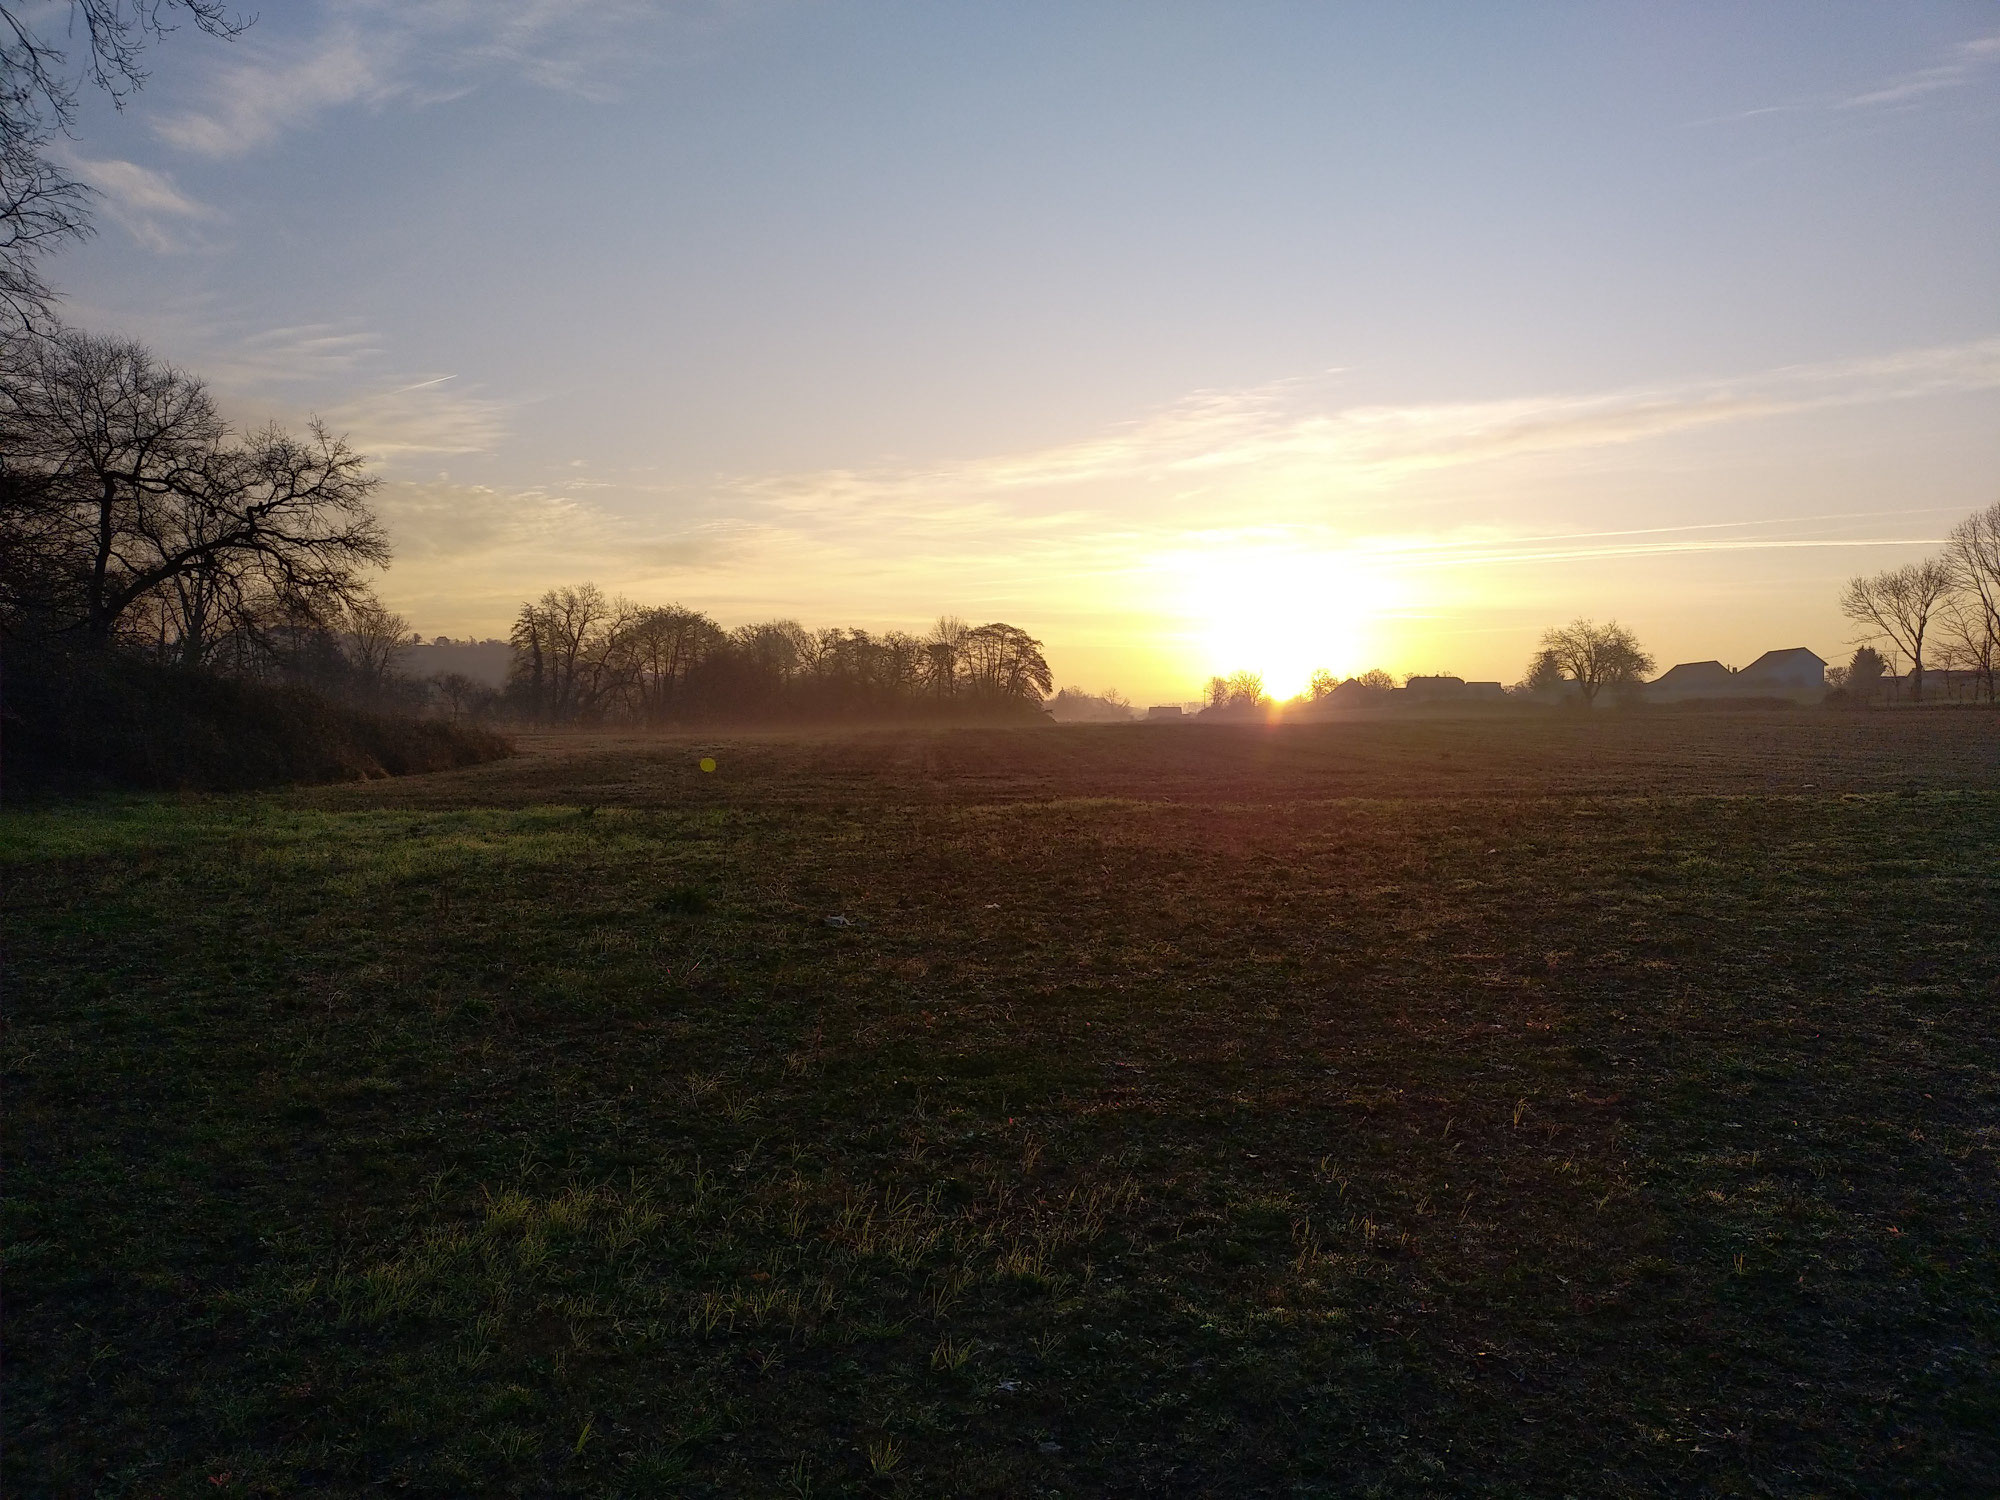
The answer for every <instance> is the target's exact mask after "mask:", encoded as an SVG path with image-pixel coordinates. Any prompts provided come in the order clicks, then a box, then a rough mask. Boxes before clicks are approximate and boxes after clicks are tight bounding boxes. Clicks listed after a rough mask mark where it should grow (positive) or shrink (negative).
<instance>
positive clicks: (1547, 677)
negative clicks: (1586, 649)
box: [1521, 650, 1569, 693]
mask: <svg viewBox="0 0 2000 1500" xmlns="http://www.w3.org/2000/svg"><path fill="white" fill-rule="evenodd" d="M1567 681H1569V679H1568V678H1566V677H1564V676H1563V669H1562V663H1561V662H1560V661H1558V660H1557V659H1556V654H1555V652H1553V651H1550V650H1542V651H1537V652H1536V653H1535V659H1534V660H1533V661H1531V662H1529V663H1528V675H1527V676H1526V677H1524V678H1522V679H1521V686H1523V687H1524V688H1526V689H1527V690H1528V691H1529V692H1531V693H1552V692H1555V691H1557V690H1558V689H1560V688H1561V687H1562V685H1563V684H1564V683H1565V682H1567Z"/></svg>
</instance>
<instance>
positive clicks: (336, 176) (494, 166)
mask: <svg viewBox="0 0 2000 1500" xmlns="http://www.w3.org/2000/svg"><path fill="white" fill-rule="evenodd" d="M149 66H150V68H151V70H152V76H151V78H150V79H149V81H148V82H147V85H146V87H145V89H144V90H143V92H141V93H140V94H139V95H137V96H136V97H134V98H133V99H132V100H131V101H130V102H129V103H128V105H127V107H126V108H125V109H124V110H123V111H122V112H114V111H113V110H111V109H110V108H108V107H106V106H104V105H103V104H102V103H101V102H93V103H92V105H91V107H90V108H89V109H87V110H86V112H85V114H84V116H83V118H82V120H81V122H80V125H79V128H78V130H77V132H76V135H75V138H74V139H72V140H70V141H67V142H65V143H64V145H63V150H64V151H65V152H66V153H67V156H68V160H69V162H70V165H71V166H72V168H73V169H74V170H75V171H76V172H77V173H78V174H79V175H81V176H82V177H84V178H85V179H86V180H88V181H90V182H91V183H93V184H94V185H95V186H96V187H97V188H98V189H99V191H100V192H101V194H102V197H101V199H100V201H99V208H98V212H99V218H100V222H101V232H100V234H99V235H98V236H97V237H96V239H94V240H93V241H91V242H90V243H88V244H86V245H84V246H81V247H79V248H76V249H73V250H69V251H66V252H65V253H64V254H63V256H62V257H61V259H60V260H59V261H58V262H57V263H56V264H55V265H54V266H52V267H51V270H52V272H53V275H54V279H55V280H56V281H57V282H58V283H59V284H60V285H61V286H62V287H63V288H64V290H65V291H66V293H67V297H68V301H67V304H66V316H67V317H68V318H69V319H70V320H71V321H72V322H75V323H77V324H79V325H81V326H84V327H88V328H91V329H93V330H97V331H104V332H117V333H122V334H127V335H131V336H136V337H139V338H141V339H144V340H145V341H147V342H148V343H150V344H151V345H152V346H153V347H154V348H155V349H156V350H157V351H158V352H159V353H160V354H162V355H163V356H165V357H167V358H169V359H172V360H173V361H175V362H177V363H180V364H182V365H184V366H186V367H187V368H189V369H191V370H193V371H195V372H197V373H199V374H201V375H203V376H204V377H206V378H207V379H208V380H209V381H210V383H211V384H212V386H213V387H214V389H215V390H216V391H217V393H218V394H219V395H220V396H221V398H222V399H223V402H224V405H225V408H226V409H227V410H228V411H230V412H231V413H232V414H233V415H234V416H235V417H236V418H237V419H238V420H240V421H242V422H244V423H246V424H247V423H252V422H257V421H262V420H265V419H269V418H276V419H279V420H283V421H287V422H300V421H303V420H304V419H305V418H306V416H307V415H309V414H314V413H317V414H319V415H322V416H324V417H325V418H326V419H327V420H328V421H329V422H330V423H332V424H333V426H334V427H335V428H336V429H337V430H341V431H345V432H347V433H348V434H349V435H350V436H351V439H352V440H353V441H354V442H355V444H356V445H357V446H359V447H360V448H361V449H363V451H365V452H367V453H369V454H371V455H372V456H373V458H374V460H375V463H376V467H377V469H378V471H379V472H380V473H381V474H382V476H383V478H384V481H385V483H384V486H383V489H382V491H381V494H380V508H381V512H382V515H383V517H384V519H385V521H386V522H387V523H388V525H389V528H390V531H391V535H392V538H393V540H394V542H395V544H396V549H397V557H396V560H395V562H394V564H393V565H392V566H391V568H390V569H389V570H388V571H387V572H386V573H385V574H384V575H383V576H382V578H381V579H380V581H379V585H378V587H379V591H380V592H381V594H382V596H383V598H384V599H385V601H386V602H387V603H389V604H390V605H391V606H392V607H394V608H396V609H398V610H400V611H401V612H402V613H404V614H405V615H406V616H407V617H408V618H409V619H410V621H411V623H412V625H413V626H414V627H415V628H416V629H417V630H419V631H421V632H422V633H423V634H424V635H425V636H426V637H428V636H431V635H434V634H449V635H452V636H455V637H464V636H467V635H472V636H482V637H483V636H491V635H504V634H505V631H506V627H507V625H508V623H509V621H510V620H511V618H512V616H513V614H514V612H515V610H516V609H518V608H519V606H520V603H521V602H522V600H524V599H526V598H529V597H531V596H534V595H537V594H539V593H540V592H541V591H542V590H543V589H545V588H548V587H550V586H552V585H558V584H564V583H572V582H579V581H582V580H586V579H588V580H593V581H595V582H597V583H598V584H600V585H601V586H603V587H604V588H605V589H606V590H607V591H609V592H612V593H618V594H624V595H628V596H630V597H632V598H634V599H636V600H638V601H640V602H643V603H668V602H679V603H682V604H686V605H689V606H693V607H697V608H701V609H705V610H707V611H709V612H710V613H711V614H713V615H714V616H715V617H716V618H717V619H718V620H720V621H721V622H722V623H723V624H724V625H736V624H741V623H745V622H748V621H752V620H758V619H769V618H774V617H781V616H782V617H792V618H796V619H799V620H801V621H803V622H804V623H806V624H807V625H809V626H814V627H818V626H825V625H836V624H837V625H849V626H863V627H867V628H870V629H888V628H900V629H908V630H921V629H922V628H923V627H924V626H925V625H926V624H927V623H928V622H929V621H930V620H931V619H933V618H934V617H936V616H937V615H939V614H940V613H950V614H955V615H959V616H962V617H964V618H966V619H968V620H971V621H973V622H974V623H978V622H981V621H985V620H1005V621H1008V622H1010V623H1013V624H1017V625H1020V626H1022V627H1024V628H1026V629H1028V630H1029V631H1030V632H1031V633H1033V634H1034V635H1036V636H1038V637H1039V638H1040V639H1041V640H1042V641H1043V642H1044V643H1045V647H1046V653H1047V656H1048V659H1049V662H1050V665H1051V666H1052V667H1053V668H1054V670H1055V673H1056V676H1057V678H1058V680H1059V681H1061V682H1063V683H1068V684H1074V685H1077V686H1080V687H1083V688H1086V689H1089V690H1098V689H1101V688H1104V687H1116V688H1119V689H1120V690H1122V691H1124V692H1125V693H1127V694H1128V695H1129V696H1131V697H1132V698H1134V699H1135V700H1137V701H1140V702H1142V703H1144V702H1148V701H1174V700H1180V699H1186V698H1190V697H1193V696H1196V695H1197V694H1198V692H1199V689H1200V684H1201V683H1202V682H1203V681H1204V680H1205V679H1206V678H1207V677H1208V676H1209V675H1211V674H1213V673H1226V672H1230V671H1233V670H1237V669H1248V670H1254V671H1261V672H1262V673H1263V674H1264V676H1265V678H1266V683H1267V686H1268V687H1270V688H1271V689H1273V690H1275V691H1276V692H1278V693H1279V694H1280V695H1283V694H1286V693H1289V692H1292V691H1295V690H1296V689H1297V688H1298V687H1299V686H1301V685H1302V684H1303V682H1304V680H1305V678H1306V676H1307V674H1308V673H1310V672H1311V671H1312V670H1313V669H1315V668H1325V669H1328V670H1331V671H1334V672H1336V673H1340V674H1342V675H1346V674H1349V673H1354V672H1359V671H1362V670H1364V669H1366V668H1369V667H1373V666H1381V667H1385V668H1387V669H1389V670H1391V671H1394V672H1397V673H1399V674H1400V673H1411V672H1451V673H1456V674H1458V675H1461V676H1465V677H1468V678H1482V679H1500V680H1505V681H1512V680H1515V679H1517V678H1518V677H1520V676H1521V674H1522V672H1523V671H1524V669H1525V666H1526V663H1527V661H1528V658H1529V657H1530V655H1531V654H1532V652H1533V649H1534V646H1535V643H1536V640H1537V638H1538V636H1539V634H1540V632H1541V631H1542V630H1543V629H1544V628H1546V627H1547V626H1549V625H1552V624H1557V623H1560V622H1563V621H1566V620H1568V619H1570V618H1572V617H1576V616H1587V617H1592V618H1597V619H1606V618H1616V619H1618V620H1619V621H1621V622H1622V623H1624V624H1626V625H1628V626H1630V627H1631V628H1632V629H1634V630H1635V631H1636V632H1637V634H1638V635H1639V637H1640V639H1641V640H1642V642H1643V643H1644V644H1645V645H1646V646H1647V647H1649V648H1650V649H1651V650H1652V652H1653V654H1654V655H1655V656H1656V657H1657V658H1658V659H1659V662H1660V665H1661V666H1662V667H1665V666H1666V665H1669V664H1670V663H1672V662H1675V661H1684V660H1701V659H1706V658H1717V659H1720V660H1722V661H1724V662H1727V663H1730V664H1732V665H1742V664H1743V663H1745V662H1747V661H1748V660H1750V659H1751V658H1752V657H1754V656H1756V655H1757V654H1758V653H1760V652H1762V651H1764V650H1766V649H1770V648H1774V647H1785V646H1794V645H1806V646H1810V647H1812V648H1813V649H1814V650H1816V651H1818V652H1819V653H1820V654H1821V655H1822V656H1824V657H1827V658H1828V659H1829V660H1843V659H1845V657H1846V655H1847V654H1848V652H1849V651H1850V650H1851V642H1852V637H1853V630H1852V627H1851V626H1849V625H1848V624H1847V622H1845V621H1844V620H1842V619H1841V617H1840V615H1839V612H1838V610H1837V607H1836V599H1837V595H1838V592H1839V588H1840V586H1841V583H1842V582H1843V581H1844V580H1845V579H1846V578H1847V577H1849V576H1851V575H1852V574H1854V573H1856V572H1861V571H1872V570H1874V569H1877V568H1881V567H1886V566H1890V565H1893V564H1897V563H1901V562H1905V561H1909V560H1912V559H1914V558H1917V557H1919V556H1922V555H1923V554H1925V553H1926V552H1927V551H1930V550H1933V549H1934V548H1935V546H1936V544H1937V542H1938V540H1939V539H1940V538H1941V537H1942V536H1943V535H1944V533H1945V531H1946V530H1947V529H1948V528H1949V527H1950V525H1951V524H1952V523H1953V522H1954V521H1955V520H1957V519H1958V518H1960V517H1962V516H1963V515H1965V514H1966V513H1968V512H1970V511H1971V510H1973V509H1975V508H1977V507H1981V506H1984V505H1987V504H1990V503H1992V502H1993V501H1994V500H1996V499H2000V4H1995V3H1993V0H1983V3H1970V0H1967V3H1950V0H1932V3H1926V4H1921V5H1919V4H1900V3H1898V4H1888V3H1880V0H1865V3H1847V4H1843V3H1830V0H1810V3H1803V4H1786V3H1776V0H1773V3H1763V4H1759V5H1756V6H1744V5H1741V4H1738V3H1721V4H1712V5H1703V4H1675V5H1665V6H1663V5H1660V4H1657V3H1654V0H1647V3H1613V0H1607V3H1593V4H1585V3H1581V0H1574V3H1565V4H1529V3H1517V4H1509V5H1506V6H1495V5H1490V4H1486V3H1464V4H1443V3H1422V0H1411V3H1396V4H1388V3H1383V4H1373V5H1361V4H1325V3H1314V4H1304V3H1301V4H1256V3H1229V4H1220V3H1218V4H1209V5H1194V4H1175V3H1170V0H1147V3H1137V0H1134V3H1120V4H1099V3H1090V0H1063V3H1050V4H1038V3H1033V0H1010V3H1008V4H1006V5H993V4H987V5H972V4H960V3H950V0H915V3H909V4H872V3H851V4H850V3H839V4H836V3H790V0H701V3H688V4H673V3H650V4H649V3H640V0H597V3H585V0H575V3H570V0H286V3H283V4H267V5H265V6H263V7H262V8H261V9H260V10H258V12H257V15H256V20H255V23H254V25H252V26H251V27H250V28H249V29H248V31H247V32H246V33H245V34H244V35H243V36H242V37H241V38H240V39H238V40H236V41H234V42H225V41H218V40H214V39H211V38H207V37H203V36H200V35H197V34H195V33H194V32H193V31H192V29H191V28H190V29H183V30H182V31H180V32H177V33H175V34H174V35H172V36H170V37H168V38H167V39H166V40H165V41H164V42H163V43H161V44H160V45H158V46H157V47H156V48H155V49H154V50H153V52H152V53H151V54H149Z"/></svg>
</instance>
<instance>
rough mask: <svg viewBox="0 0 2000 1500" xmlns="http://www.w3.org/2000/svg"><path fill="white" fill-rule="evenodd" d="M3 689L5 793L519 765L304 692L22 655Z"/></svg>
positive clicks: (477, 738)
mask: <svg viewBox="0 0 2000 1500" xmlns="http://www.w3.org/2000/svg"><path fill="white" fill-rule="evenodd" d="M0 670H4V674H5V675H4V678H3V679H0V734H4V738H0V756H4V759H0V788H4V791H5V794H6V795H7V796H8V797H10V798H12V797H19V796H23V795H30V796H35V795H46V794H74V793H80V792H91V791H100V790H107V789H111V788H121V787H122V788H133V789H141V790H153V791H174V790H188V791H233V790H240V789H246V788H250V787H263V786H282V785H285V784H288V783H296V782H321V781H353V780H362V779H366V778H369V777H376V776H400V775H407V774H410V773H412V772H417V771H440V770H445V769H448V768H450V767H452V766H463V765H472V764H476V763H477V762H480V761H486V760H495V759H498V758H499V757H501V756H504V755H507V754H510V753H511V752H512V747H511V746H510V745H509V744H508V742H507V741H506V740H504V739H502V738H501V737H500V736H499V735H496V734H493V733H491V732H489V731H487V730H484V729H480V728H477V727H475V726H471V725H463V724H448V723H444V722H442V721H440V720H435V719H418V718H408V717H401V716H395V715H388V714H378V713H370V712H367V711H365V710H361V709H356V708H351V707H348V706H346V705H344V704H339V703H335V702H332V701H331V700H329V699H327V698H323V697H321V696H320V695H319V694H317V693H314V692H310V691H308V690H306V689H304V688H298V687H283V686H273V685H269V684H265V683H258V682H247V681H243V680H240V679H234V678H226V677H218V676H214V675H212V674H210V673H206V672H198V671H189V670H185V669H182V668H176V667H160V666H156V665H154V664H152V663H150V662H146V661H142V660H139V659H137V658H134V657H131V656H127V655H124V654H122V653H119V652H116V651H68V650H61V649H51V648H45V647H41V646H27V645H21V644H18V643H17V644H14V645H11V646H10V647H9V649H8V650H7V652H6V655H5V660H4V663H0Z"/></svg>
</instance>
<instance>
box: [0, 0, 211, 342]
mask: <svg viewBox="0 0 2000 1500" xmlns="http://www.w3.org/2000/svg"><path fill="white" fill-rule="evenodd" d="M180 18H185V19H187V20H189V21H192V22H193V23H194V25H195V27H196V28H197V29H198V30H201V31H205V32H207V33H208V34H209V35H210V36H219V37H232V36H235V35H236V34H237V33H239V32H240V31H242V29H243V27H244V26H245V25H247V24H248V23H247V22H243V21H238V20H237V19H235V18H234V17H233V16H231V14H230V13H229V11H228V9H227V7H225V6H223V5H221V4H219V3H217V0H69V3H68V4H66V5H58V4H48V3H42V4H20V3H16V0H8V3H5V4H0V323H5V324H8V325H11V326H12V327H13V328H15V329H17V330H27V329H33V328H36V327H40V326H46V325H47V324H48V323H49V322H50V320H51V318H52V313H51V306H52V304H53V302H54V301H55V293H54V292H53V291H52V290H51V289H50V287H49V285H48V283H47V282H45V281H44V280H43V279H42V276H41V266H40V262H41V260H42V258H43V257H44V256H46V255H48V254H49V253H50V252H51V251H53V250H55V249H56V248H57V247H58V246H60V245H61V244H62V243H63V242H64V241H67V240H76V239H82V238H84V237H85V236H87V235H89V234H90V232H91V225H90V212H89V208H88V203H89V200H90V198H91V196H92V194H91V190H90V189H89V188H88V187H86V186H85V185H84V184H82V183H80V182H78V181H77V180H76V178H75V177H74V176H72V175H71V174H70V173H69V172H67V171H66V170H64V168H63V167H62V165H61V164H60V163H59V162H58V161H57V160H56V159H55V158H53V157H51V156H50V154H49V145H50V143H51V142H52V141H53V140H54V139H55V137H56V136H57V135H59V134H66V133H68V132H69V131H70V130H71V129H72V128H73V127H74V125H75V123H76V107H77V93H78V91H79V89H80V88H81V87H82V85H83V84H84V83H86V82H87V83H90V84H92V85H94V86H95V87H97V88H100V89H102V90H104V91H105V92H106V93H107V94H109V95H110V96H111V100H112V102H113V103H114V104H116V105H118V106H119V107H121V108H122V107H123V105H124V102H125V99H126V97H127V96H128V95H130V94H131V93H133V92H134V91H135V90H137V89H138V88H139V87H140V85H142V84H143V83H144V82H145V81H146V71H145V68H144V66H143V65H142V61H141V60H142V57H143V55H144V52H145V48H146V45H147V42H148V41H149V40H150V39H153V38H157V37H161V36H164V35H165V34H166V33H167V32H169V31H171V30H173V28H174V24H175V22H176V20H177V19H180ZM79 46H80V48H81V51H80V53H79V52H76V51H75V49H77V48H78V47H79Z"/></svg>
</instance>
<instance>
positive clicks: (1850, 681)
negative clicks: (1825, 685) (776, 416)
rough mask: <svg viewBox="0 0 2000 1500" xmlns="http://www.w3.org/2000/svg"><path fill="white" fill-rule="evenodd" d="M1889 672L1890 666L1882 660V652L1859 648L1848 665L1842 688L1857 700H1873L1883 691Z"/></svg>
mask: <svg viewBox="0 0 2000 1500" xmlns="http://www.w3.org/2000/svg"><path fill="white" fill-rule="evenodd" d="M1888 670H1889V664H1888V663H1887V662H1886V661H1884V660H1883V659H1882V653H1881V652H1879V651H1877V650H1876V649H1875V648H1874V647H1873V646H1862V647H1859V648H1857V649H1856V651H1855V653H1854V657H1853V660H1851V661H1849V662H1848V664H1847V669H1846V676H1845V680H1844V682H1843V683H1842V686H1844V687H1845V688H1846V689H1847V691H1848V692H1849V693H1851V694H1852V695H1853V696H1855V697H1857V698H1872V697H1874V696H1875V694H1876V693H1877V692H1879V691H1880V690H1881V687H1882V678H1883V676H1884V674H1886V673H1887V672H1888Z"/></svg>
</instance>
